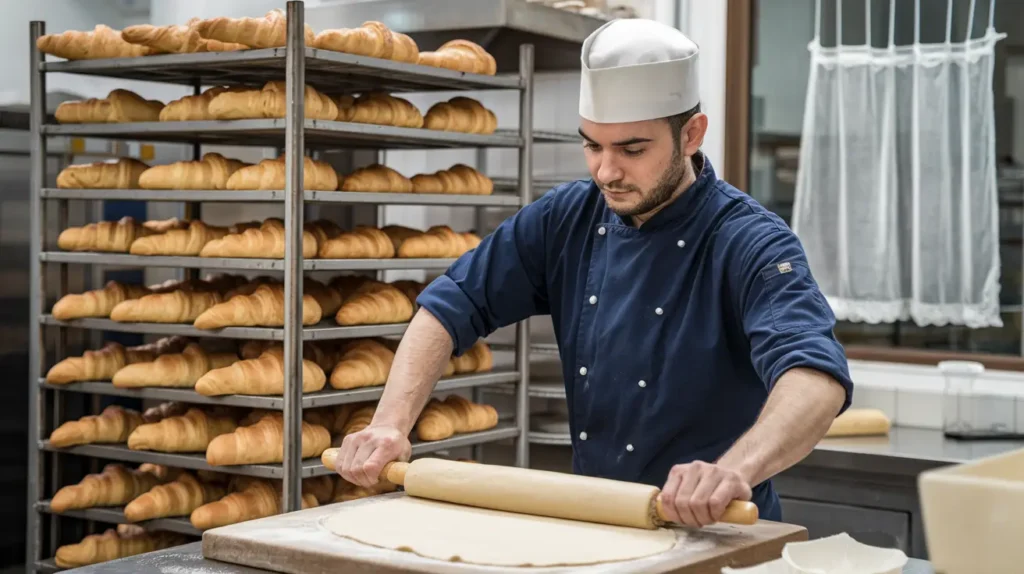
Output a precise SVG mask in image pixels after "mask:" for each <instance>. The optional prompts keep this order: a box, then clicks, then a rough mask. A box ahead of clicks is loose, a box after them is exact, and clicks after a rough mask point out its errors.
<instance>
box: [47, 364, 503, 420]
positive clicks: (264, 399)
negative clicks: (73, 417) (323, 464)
mask: <svg viewBox="0 0 1024 574" xmlns="http://www.w3.org/2000/svg"><path fill="white" fill-rule="evenodd" d="M518 380H519V373H518V372H515V371H507V372H493V373H480V374H474V375H458V376H454V377H447V378H444V379H441V380H440V381H438V383H437V386H436V387H434V392H435V393H439V392H447V391H456V390H459V389H468V388H474V387H482V386H487V385H497V384H505V383H514V382H516V381H518ZM39 384H40V385H42V386H43V387H44V388H47V389H53V390H58V391H68V392H73V393H95V394H98V395H106V396H117V397H133V398H137V399H154V400H161V401H181V402H186V403H195V404H205V405H222V406H229V407H244V408H254V409H267V410H281V409H283V408H284V398H283V397H279V396H252V395H227V396H222V397H208V396H205V395H201V394H199V393H197V392H195V391H194V390H192V389H169V388H156V387H149V388H141V389H122V388H118V387H115V386H114V385H113V384H112V383H108V382H102V381H88V382H80V383H69V384H66V385H52V384H49V383H47V382H46V381H45V380H40V381H39ZM383 393H384V387H382V386H381V387H366V388H361V389H352V390H347V391H339V390H334V389H330V390H324V391H320V392H317V393H306V394H304V395H303V396H302V408H303V409H311V408H318V407H327V406H333V405H343V404H347V403H361V402H365V401H375V400H378V399H380V397H381V395H382V394H383Z"/></svg>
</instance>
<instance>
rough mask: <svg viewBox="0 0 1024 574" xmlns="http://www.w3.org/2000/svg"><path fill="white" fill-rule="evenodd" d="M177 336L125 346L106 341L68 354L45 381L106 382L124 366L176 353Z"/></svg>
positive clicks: (179, 342)
mask: <svg viewBox="0 0 1024 574" xmlns="http://www.w3.org/2000/svg"><path fill="white" fill-rule="evenodd" d="M184 345H185V341H184V339H182V338H180V337H166V338H164V339H161V340H160V341H158V342H157V343H154V344H150V345H139V346H136V347H128V348H127V349H126V348H125V347H124V346H123V345H121V344H120V343H117V342H113V341H111V342H109V343H107V344H106V345H105V346H104V347H103V348H102V349H98V350H95V351H86V352H85V353H83V354H82V356H81V357H67V358H65V359H63V360H61V361H60V362H58V363H57V364H55V365H54V366H52V367H50V370H49V371H47V373H46V382H47V383H50V384H53V385H61V384H67V383H73V382H77V381H109V380H111V378H112V377H114V375H115V374H116V373H117V372H118V371H120V370H121V369H124V368H125V366H126V365H131V364H134V363H142V362H146V361H154V360H156V358H157V357H158V356H160V355H163V354H165V353H176V352H179V351H181V349H183V348H184Z"/></svg>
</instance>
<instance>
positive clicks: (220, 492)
mask: <svg viewBox="0 0 1024 574" xmlns="http://www.w3.org/2000/svg"><path fill="white" fill-rule="evenodd" d="M225 494H226V492H225V489H224V488H223V487H220V486H217V485H213V484H204V483H201V482H199V481H198V480H196V477H195V476H193V475H191V474H189V473H187V472H186V473H182V474H181V475H180V476H178V477H177V478H176V479H174V481H172V482H169V483H167V484H160V485H157V486H154V487H153V488H152V489H151V490H150V491H149V492H146V493H144V494H142V495H141V496H139V497H138V498H136V499H134V500H132V501H131V502H129V503H128V505H127V506H125V507H124V517H125V520H127V521H128V522H141V521H143V520H152V519H154V518H164V517H167V516H188V515H190V514H192V511H193V510H195V509H197V508H199V507H200V506H202V505H204V504H207V503H210V502H213V501H214V500H217V499H219V498H222V497H223V496H224V495H225Z"/></svg>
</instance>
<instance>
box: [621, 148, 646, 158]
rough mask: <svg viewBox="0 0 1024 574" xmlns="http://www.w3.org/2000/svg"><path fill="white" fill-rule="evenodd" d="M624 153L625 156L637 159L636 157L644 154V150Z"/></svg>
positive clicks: (629, 150) (624, 150) (628, 150)
mask: <svg viewBox="0 0 1024 574" xmlns="http://www.w3.org/2000/svg"><path fill="white" fill-rule="evenodd" d="M622 153H624V154H626V155H628V156H630V157H636V156H638V155H640V154H642V153H644V150H642V149H623V150H622Z"/></svg>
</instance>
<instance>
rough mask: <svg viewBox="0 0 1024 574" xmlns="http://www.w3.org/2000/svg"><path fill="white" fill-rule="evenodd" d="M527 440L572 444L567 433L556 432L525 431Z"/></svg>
mask: <svg viewBox="0 0 1024 574" xmlns="http://www.w3.org/2000/svg"><path fill="white" fill-rule="evenodd" d="M527 440H528V441H529V442H530V444H546V445H552V446H572V439H571V438H570V437H569V435H567V434H561V433H556V432H540V431H530V432H528V433H527Z"/></svg>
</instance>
